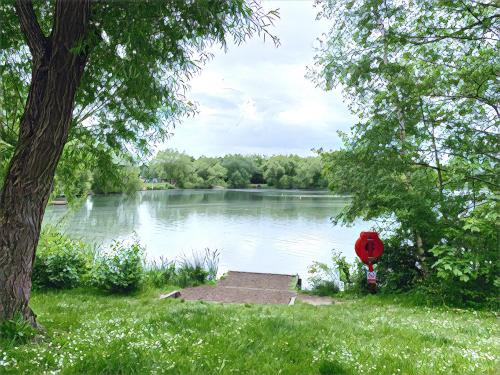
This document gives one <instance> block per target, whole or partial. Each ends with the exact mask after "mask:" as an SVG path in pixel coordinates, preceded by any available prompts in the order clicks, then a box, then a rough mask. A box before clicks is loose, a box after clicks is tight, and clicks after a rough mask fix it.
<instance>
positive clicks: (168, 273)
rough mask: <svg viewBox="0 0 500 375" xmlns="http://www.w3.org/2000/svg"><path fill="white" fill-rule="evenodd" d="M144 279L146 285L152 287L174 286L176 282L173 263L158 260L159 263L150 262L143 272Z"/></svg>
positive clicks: (161, 259)
mask: <svg viewBox="0 0 500 375" xmlns="http://www.w3.org/2000/svg"><path fill="white" fill-rule="evenodd" d="M144 278H145V281H146V283H147V284H149V285H151V286H154V287H157V288H158V287H162V286H165V285H169V284H174V283H175V280H176V268H175V263H174V262H169V261H168V260H167V259H165V258H160V262H156V261H153V262H150V263H149V264H148V265H147V267H146V269H145V271H144Z"/></svg>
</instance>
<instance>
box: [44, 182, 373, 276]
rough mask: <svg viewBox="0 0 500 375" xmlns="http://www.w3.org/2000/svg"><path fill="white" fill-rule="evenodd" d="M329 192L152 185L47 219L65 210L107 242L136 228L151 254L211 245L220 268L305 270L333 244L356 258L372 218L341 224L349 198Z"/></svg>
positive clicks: (69, 228) (87, 236)
mask: <svg viewBox="0 0 500 375" xmlns="http://www.w3.org/2000/svg"><path fill="white" fill-rule="evenodd" d="M346 202H347V200H346V198H338V197H333V196H331V195H329V193H327V192H311V191H299V190H294V191H290V190H169V191H147V192H140V193H137V195H136V196H135V197H132V198H130V197H129V198H127V197H125V196H120V195H111V196H94V197H89V198H88V200H87V202H86V203H85V204H84V205H83V206H82V207H81V208H79V209H78V210H76V211H75V212H71V213H68V214H67V215H65V213H66V212H67V209H66V208H65V207H61V206H51V207H48V209H47V213H46V216H45V222H56V221H59V219H60V218H61V217H64V219H63V220H62V222H61V223H62V226H63V228H64V231H65V232H66V233H67V234H69V235H71V236H73V237H76V238H81V239H84V240H86V241H90V242H97V243H99V244H104V245H105V244H107V243H109V242H110V241H112V240H113V239H126V238H129V237H131V236H133V234H134V233H135V234H136V236H137V237H138V239H139V240H140V242H141V243H142V244H143V245H144V246H145V247H146V250H147V256H148V258H150V259H155V258H159V257H160V256H163V257H166V258H167V259H172V260H173V259H175V258H178V257H180V256H182V255H183V254H186V255H189V254H191V251H192V250H203V249H204V248H205V247H209V248H210V249H219V250H220V253H221V261H220V271H223V272H225V271H227V270H240V271H255V272H275V273H290V274H295V273H298V274H299V275H301V276H302V277H303V278H304V279H305V278H307V267H308V266H309V265H310V264H311V263H312V262H313V261H314V260H318V261H328V260H329V255H330V252H331V250H332V249H334V248H335V249H338V250H341V251H342V252H344V253H345V254H346V255H347V257H348V259H349V260H352V259H353V258H354V249H353V246H354V241H355V240H356V238H357V237H358V235H359V232H360V231H362V230H366V229H369V225H368V223H363V222H359V223H357V224H355V225H354V226H352V227H349V228H346V227H340V226H334V225H333V224H332V223H331V221H330V217H332V216H334V215H335V214H337V213H338V212H339V211H340V210H341V209H342V208H343V207H344V205H345V204H346Z"/></svg>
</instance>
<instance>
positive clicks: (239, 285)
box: [176, 271, 299, 305]
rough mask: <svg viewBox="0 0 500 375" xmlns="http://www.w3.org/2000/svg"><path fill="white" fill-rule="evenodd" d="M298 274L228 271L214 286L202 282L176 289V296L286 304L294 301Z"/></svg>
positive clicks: (195, 299) (192, 298) (192, 299)
mask: <svg viewBox="0 0 500 375" xmlns="http://www.w3.org/2000/svg"><path fill="white" fill-rule="evenodd" d="M298 281H299V278H298V276H294V275H281V274H272V273H255V272H237V271H229V272H228V273H227V275H226V276H225V277H224V278H222V279H221V280H219V281H218V282H217V285H202V286H197V287H193V288H186V289H182V290H180V291H179V294H180V295H177V296H176V297H180V298H183V299H185V300H188V301H197V300H203V301H213V302H223V303H258V304H282V305H288V304H291V303H293V301H295V297H296V296H297V292H296V291H295V290H293V288H294V287H295V286H296V285H297V283H298Z"/></svg>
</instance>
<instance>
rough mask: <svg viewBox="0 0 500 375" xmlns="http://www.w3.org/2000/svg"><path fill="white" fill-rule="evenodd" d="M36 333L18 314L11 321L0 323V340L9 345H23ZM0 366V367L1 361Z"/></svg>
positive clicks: (0, 361)
mask: <svg viewBox="0 0 500 375" xmlns="http://www.w3.org/2000/svg"><path fill="white" fill-rule="evenodd" d="M36 333H37V332H36V330H35V329H34V328H33V327H32V326H31V325H30V324H29V323H28V322H27V321H26V320H25V319H23V316H22V315H21V314H19V313H18V314H16V315H15V316H14V318H13V319H11V320H4V321H2V322H1V323H0V339H1V340H5V341H7V342H8V343H9V344H10V345H19V344H21V345H22V344H25V343H27V342H29V341H30V340H31V339H32V338H34V337H35V335H36ZM0 366H2V360H1V359H0Z"/></svg>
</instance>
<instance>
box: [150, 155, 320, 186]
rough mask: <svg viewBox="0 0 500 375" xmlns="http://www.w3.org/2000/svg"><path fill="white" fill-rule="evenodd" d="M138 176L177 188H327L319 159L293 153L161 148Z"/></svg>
mask: <svg viewBox="0 0 500 375" xmlns="http://www.w3.org/2000/svg"><path fill="white" fill-rule="evenodd" d="M141 177H142V178H143V179H144V180H145V181H146V182H163V183H166V184H167V186H171V187H178V188H214V187H229V188H246V187H249V186H256V187H259V186H261V187H262V186H271V187H276V188H281V189H291V188H297V189H319V188H326V187H327V182H326V180H325V179H324V178H323V176H322V162H321V159H320V158H319V157H300V156H297V155H275V156H271V157H266V156H262V155H240V154H232V155H226V156H223V157H205V156H201V157H199V158H194V157H192V156H190V155H187V154H186V153H183V152H179V151H176V150H165V151H160V152H159V153H158V154H157V155H156V157H155V158H154V159H153V160H151V162H149V163H148V164H145V165H143V166H142V167H141ZM164 185H165V184H164ZM164 185H163V186H164Z"/></svg>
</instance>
